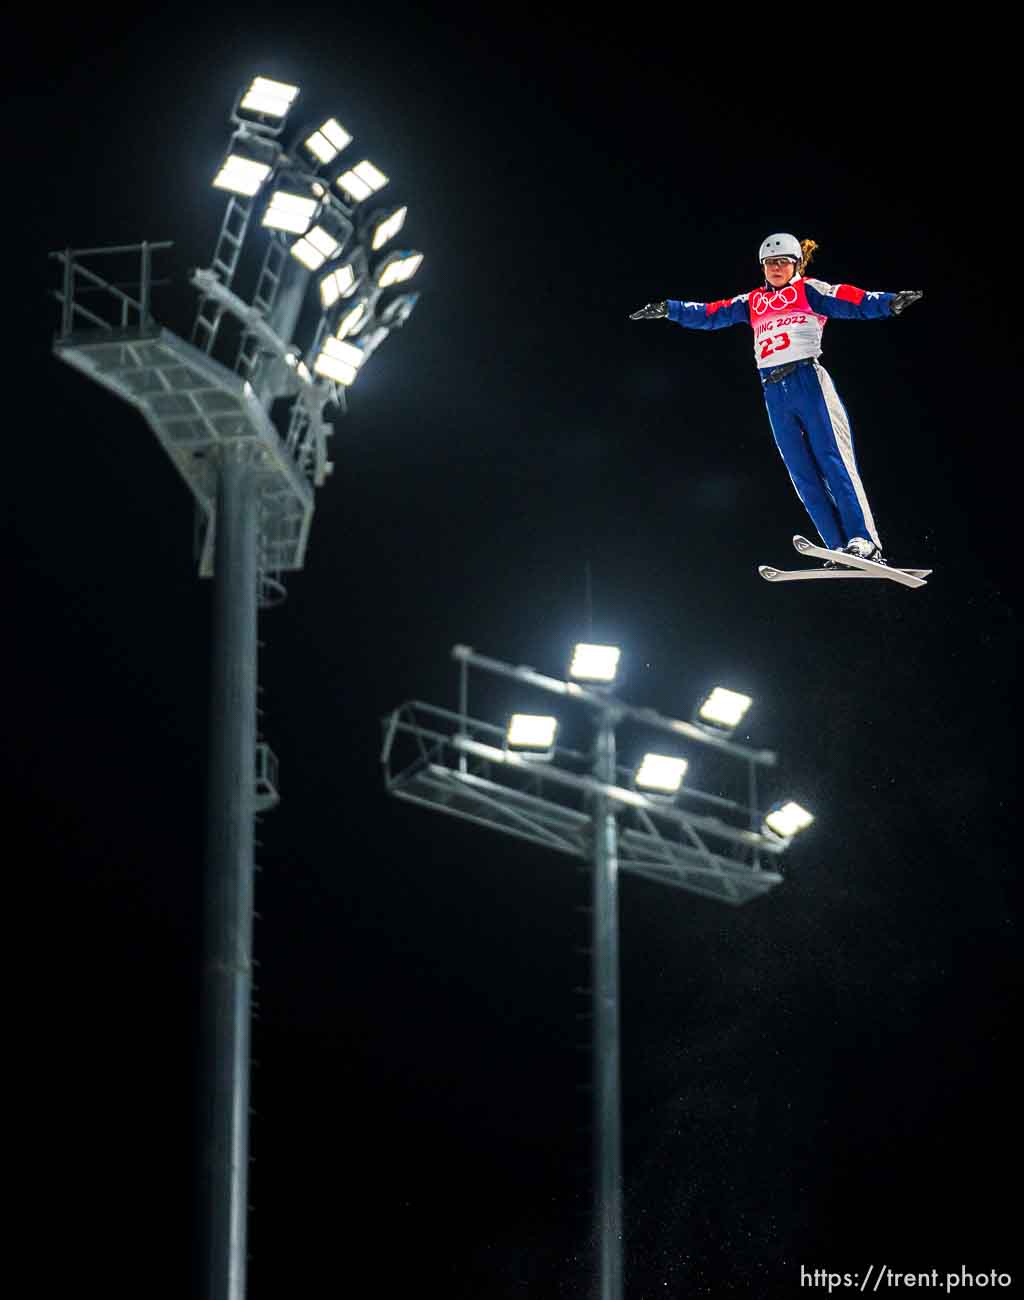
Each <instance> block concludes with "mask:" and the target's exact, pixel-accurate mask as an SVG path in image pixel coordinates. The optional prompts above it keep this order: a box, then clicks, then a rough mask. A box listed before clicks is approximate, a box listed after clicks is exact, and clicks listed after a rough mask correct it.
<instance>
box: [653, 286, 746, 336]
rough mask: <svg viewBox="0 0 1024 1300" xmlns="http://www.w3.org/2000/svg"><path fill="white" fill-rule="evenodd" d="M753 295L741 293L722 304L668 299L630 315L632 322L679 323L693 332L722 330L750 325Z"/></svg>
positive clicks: (719, 301)
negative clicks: (748, 323) (734, 326)
mask: <svg viewBox="0 0 1024 1300" xmlns="http://www.w3.org/2000/svg"><path fill="white" fill-rule="evenodd" d="M749 297H750V295H749V294H746V293H741V294H739V295H738V296H737V297H735V298H720V299H719V300H718V302H680V301H679V300H678V299H675V298H668V299H666V300H664V301H663V302H649V303H648V304H647V306H646V307H641V308H640V310H639V311H635V312H633V313H632V314H631V315H630V318H629V319H630V320H660V319H667V320H671V321H675V323H676V324H677V325H683V326H685V327H686V328H687V329H691V330H720V329H724V328H725V327H726V326H727V325H744V324H746V323H747V320H748V314H747V299H748V298H749Z"/></svg>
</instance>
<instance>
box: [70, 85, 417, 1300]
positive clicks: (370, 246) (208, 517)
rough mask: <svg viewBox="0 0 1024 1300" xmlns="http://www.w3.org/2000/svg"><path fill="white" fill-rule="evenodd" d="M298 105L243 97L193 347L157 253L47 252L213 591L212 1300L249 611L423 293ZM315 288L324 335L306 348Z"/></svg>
mask: <svg viewBox="0 0 1024 1300" xmlns="http://www.w3.org/2000/svg"><path fill="white" fill-rule="evenodd" d="M298 94H299V91H298V87H296V86H291V85H286V84H284V83H281V82H277V81H273V80H270V79H269V78H266V77H256V78H254V79H253V81H252V82H251V83H250V85H249V86H248V87H247V88H246V89H245V90H244V91H243V92H242V93H241V94H240V95H239V96H238V97H237V99H236V100H235V105H234V108H233V110H232V113H231V123H232V125H233V128H234V129H233V132H232V135H231V139H230V144H229V146H228V149H227V153H226V156H225V158H224V161H223V165H222V166H221V167H220V169H219V170H218V171H217V173H216V175H215V176H214V177H213V178H212V183H213V185H214V187H215V188H217V189H220V190H223V191H225V192H226V193H227V195H228V199H227V206H226V209H225V212H224V216H223V221H222V224H221V229H220V234H219V236H218V239H217V244H216V248H215V252H214V257H213V261H212V263H211V265H210V266H209V267H208V268H205V269H198V270H194V271H193V272H192V274H191V277H190V282H191V284H192V285H193V286H194V287H195V288H196V289H197V290H198V292H199V295H200V297H199V305H198V310H197V313H196V317H195V322H194V326H193V329H192V337H191V341H190V342H186V341H185V340H184V339H182V338H179V337H178V336H177V335H175V334H173V333H171V332H170V331H169V330H167V329H165V328H163V327H162V326H160V325H159V324H158V323H157V321H156V320H155V318H154V317H153V315H152V313H151V310H150V298H151V290H152V287H153V285H154V281H153V279H152V265H151V263H152V257H153V253H154V252H155V251H161V250H163V249H166V248H168V247H170V246H171V245H170V244H169V243H166V242H164V243H159V244H153V243H143V244H138V245H130V246H119V247H116V248H94V249H77V250H74V249H66V250H64V251H62V252H57V253H54V254H52V255H51V256H53V257H55V258H56V259H58V260H59V261H60V263H61V265H62V268H63V282H62V286H61V288H60V290H58V291H57V292H56V294H55V296H56V297H57V299H58V301H59V302H60V303H61V305H62V316H61V327H60V330H59V333H58V334H57V336H56V338H55V340H54V351H55V353H56V355H57V356H58V357H59V358H60V359H61V360H62V361H65V362H67V363H68V364H69V365H72V366H75V367H76V368H77V369H79V370H81V371H83V372H84V373H85V374H86V375H88V376H89V378H91V379H93V380H95V381H96V382H98V383H101V384H103V385H104V386H105V387H107V388H109V389H110V390H111V391H112V392H114V393H115V394H117V396H119V397H121V398H122V399H124V400H125V401H128V402H130V403H131V404H132V405H133V406H136V407H138V408H139V409H140V410H141V412H142V414H143V415H144V416H145V418H146V420H147V422H148V423H149V425H150V427H151V428H152V430H153V432H154V433H155V434H156V436H157V438H158V440H159V441H160V444H161V445H162V447H163V448H164V450H165V451H166V452H167V454H168V455H169V456H170V458H171V460H172V462H173V463H174V465H175V467H176V468H177V470H178V471H179V473H180V474H181V475H182V477H183V478H184V479H185V482H186V483H187V484H188V486H189V488H190V490H191V491H192V493H193V496H194V497H195V502H196V516H197V524H198V527H197V552H198V566H199V573H200V575H201V576H203V577H212V578H213V646H212V671H211V709H210V778H209V791H208V797H209V819H208V832H207V881H206V895H205V898H206V901H205V910H206V937H205V948H204V966H203V1005H202V1019H203V1047H202V1055H203V1086H202V1092H203V1106H204V1109H205V1114H204V1116H203V1121H202V1123H203V1139H202V1140H203V1167H202V1190H201V1213H202V1222H203V1236H204V1237H205V1239H206V1240H205V1245H204V1251H203V1260H202V1269H203V1276H202V1294H203V1296H204V1300H243V1297H244V1295H245V1287H246V1236H247V1221H246V1220H247V1213H248V1163H249V1156H248V1123H249V1119H248V1115H249V1071H250V1053H249V1034H250V1015H251V991H252V966H253V961H252V921H253V871H254V864H253V846H254V820H255V817H256V815H257V814H258V813H259V812H261V811H264V810H266V809H268V808H270V807H272V806H273V805H274V804H275V803H276V802H277V801H278V794H277V764H276V759H275V758H274V755H273V754H272V752H271V751H270V749H269V747H268V746H267V745H266V744H264V743H262V742H261V741H260V740H259V737H258V733H257V714H258V711H257V707H256V693H257V689H258V688H257V635H256V632H257V618H258V610H259V608H260V607H267V606H270V605H274V604H277V603H279V602H280V601H281V600H282V599H283V598H284V587H283V585H282V582H281V575H282V574H283V573H285V572H287V571H292V570H296V569H300V568H301V567H302V565H303V562H304V558H305V552H306V546H307V543H308V539H309V531H310V525H311V521H312V514H313V499H314V492H315V489H316V488H318V487H320V486H322V485H323V483H324V482H325V480H326V478H327V476H328V475H329V474H330V472H331V469H332V465H331V463H330V461H329V460H328V458H327V450H326V448H327V442H326V440H327V437H328V436H329V435H330V433H331V428H330V420H331V419H333V418H334V413H336V412H339V411H343V410H344V407H345V390H346V388H347V387H348V386H349V385H350V384H351V383H352V382H353V381H354V380H355V378H356V376H357V374H358V372H359V370H360V368H361V366H362V365H363V363H364V362H365V361H366V360H367V358H368V357H369V356H370V355H371V354H372V353H373V352H374V351H375V350H376V348H378V347H379V346H380V344H381V343H382V342H383V340H384V339H385V338H386V337H387V335H388V334H389V333H390V332H391V330H392V329H395V328H399V327H401V326H402V325H403V324H404V322H405V321H406V320H407V319H408V316H409V314H410V312H411V311H412V309H413V307H414V306H415V303H416V299H417V297H418V295H417V294H415V293H409V292H407V291H406V290H405V289H401V288H396V286H402V285H404V283H405V281H407V280H408V279H409V277H410V276H411V275H412V274H413V273H414V272H415V271H416V269H417V267H418V266H419V264H420V261H421V260H422V255H421V254H419V253H416V252H414V251H412V250H406V251H404V252H399V253H396V252H393V251H382V250H384V246H385V244H387V242H388V241H389V240H390V239H392V238H393V237H394V235H396V234H397V233H398V231H399V229H400V228H401V226H402V223H403V221H404V219H405V213H406V210H405V208H404V207H402V208H393V207H388V208H385V209H374V208H373V207H372V204H371V203H369V202H368V200H371V199H372V197H373V196H374V195H375V194H377V193H378V191H380V190H381V189H382V188H383V187H384V186H385V185H386V184H387V181H388V178H387V176H385V175H384V173H383V172H382V171H380V170H379V169H378V168H377V167H375V166H374V165H373V164H372V163H371V162H370V161H369V160H367V159H363V160H361V161H360V162H358V163H356V164H355V165H354V166H348V165H346V164H344V163H341V164H339V163H338V159H339V157H340V155H341V154H342V152H343V151H344V150H345V149H346V148H347V146H348V145H349V144H350V143H351V139H352V137H351V136H350V135H349V133H348V132H347V131H346V130H345V128H344V127H342V126H341V124H340V123H339V122H338V121H337V119H335V118H333V117H331V118H327V119H326V120H319V121H318V122H317V123H313V124H309V125H307V126H306V127H305V128H302V129H299V130H297V131H295V132H292V133H291V138H290V139H289V140H288V141H283V139H282V136H283V132H284V130H285V126H286V123H287V122H288V120H289V116H290V114H291V112H292V110H293V108H294V104H295V101H296V99H297V98H298ZM254 225H255V226H256V231H255V232H254V231H253V230H252V227H253V226H254ZM260 230H262V231H263V232H264V234H263V239H264V241H265V248H264V252H263V257H262V261H261V264H260V269H259V272H258V274H257V275H256V276H255V283H254V285H253V286H252V287H251V290H250V292H249V293H248V294H245V293H240V292H239V291H238V285H237V284H236V279H237V273H238V272H239V271H240V270H242V269H243V267H242V259H243V252H244V251H245V249H246V247H247V245H246V239H247V236H249V235H251V234H252V233H258V232H259V231H260ZM113 255H116V256H121V257H123V256H125V255H132V256H133V257H137V258H138V272H137V275H138V280H137V283H138V291H137V295H136V296H132V295H131V294H129V293H126V292H125V291H124V290H125V285H124V284H123V282H122V283H120V284H115V283H113V282H112V281H111V280H109V279H105V278H104V277H103V276H101V275H100V274H98V273H97V271H96V270H95V269H93V267H92V266H91V265H88V264H87V263H88V262H91V260H92V259H93V258H94V257H99V256H104V257H110V256H113ZM314 277H317V291H318V292H317V296H316V300H315V302H316V304H317V305H318V306H319V311H316V312H314V313H313V314H314V315H315V316H316V317H317V319H316V323H315V324H314V325H313V327H312V331H311V335H309V333H308V331H307V335H308V336H307V338H306V341H305V342H304V343H302V342H297V341H296V340H297V336H299V335H301V334H302V333H303V331H304V330H307V325H306V320H305V318H306V317H308V315H309V313H307V311H306V307H307V298H308V296H309V288H310V284H311V282H312V281H313V278H314ZM132 283H134V281H133V282H132ZM128 287H129V288H130V287H131V284H129V285H128ZM85 292H89V293H91V294H93V295H94V296H93V297H92V298H90V300H89V301H90V306H88V307H87V306H86V305H85V304H84V303H83V302H82V296H83V294H84V293H85ZM225 327H226V328H225ZM329 413H330V414H329Z"/></svg>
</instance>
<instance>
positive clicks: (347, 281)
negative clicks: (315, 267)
mask: <svg viewBox="0 0 1024 1300" xmlns="http://www.w3.org/2000/svg"><path fill="white" fill-rule="evenodd" d="M358 283H359V277H358V276H357V275H356V273H355V269H354V268H353V266H352V264H351V262H346V263H345V264H344V265H343V266H337V267H335V268H334V270H333V271H328V273H327V274H326V275H325V276H324V278H323V279H322V280H321V281H320V301H321V302H322V303H323V305H324V310H325V311H326V310H327V309H328V308H330V307H333V306H334V304H335V303H336V302H337V301H338V299H339V298H348V297H349V296H350V295H351V294H353V293H354V292H355V289H356V285H357V284H358Z"/></svg>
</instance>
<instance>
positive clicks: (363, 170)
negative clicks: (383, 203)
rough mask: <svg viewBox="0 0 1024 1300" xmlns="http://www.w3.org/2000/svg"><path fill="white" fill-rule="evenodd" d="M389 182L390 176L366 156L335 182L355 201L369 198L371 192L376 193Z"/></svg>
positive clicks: (359, 201)
mask: <svg viewBox="0 0 1024 1300" xmlns="http://www.w3.org/2000/svg"><path fill="white" fill-rule="evenodd" d="M387 183H388V178H387V177H386V176H385V175H384V173H383V172H382V171H381V170H380V169H379V168H377V167H374V165H373V163H372V162H370V161H369V160H368V159H366V158H364V159H363V161H362V162H360V163H356V165H355V166H354V167H352V168H351V169H350V170H349V171H347V172H342V174H341V175H340V176H339V177H338V179H337V180H336V181H335V184H336V185H337V186H338V187H339V188H340V189H342V190H344V192H345V193H346V194H347V195H348V196H349V198H350V199H352V200H353V202H355V203H361V202H362V201H363V199H368V198H369V197H370V195H371V194H376V193H377V191H378V190H379V189H383V188H384V186H385V185H386V184H387Z"/></svg>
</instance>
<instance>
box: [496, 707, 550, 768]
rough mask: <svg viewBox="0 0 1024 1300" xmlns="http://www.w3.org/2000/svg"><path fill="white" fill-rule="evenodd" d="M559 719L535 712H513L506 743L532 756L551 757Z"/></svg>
mask: <svg viewBox="0 0 1024 1300" xmlns="http://www.w3.org/2000/svg"><path fill="white" fill-rule="evenodd" d="M557 729H558V719H557V718H549V717H540V716H538V715H537V714H533V713H513V714H512V717H511V718H510V719H509V723H508V730H507V731H506V733H505V744H506V745H507V746H508V748H509V749H511V750H516V751H518V752H520V753H522V754H523V755H524V757H527V756H528V757H530V758H550V757H551V753H552V750H553V749H554V746H555V732H556V731H557Z"/></svg>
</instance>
